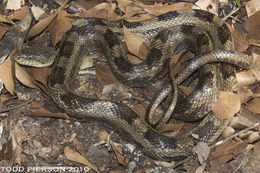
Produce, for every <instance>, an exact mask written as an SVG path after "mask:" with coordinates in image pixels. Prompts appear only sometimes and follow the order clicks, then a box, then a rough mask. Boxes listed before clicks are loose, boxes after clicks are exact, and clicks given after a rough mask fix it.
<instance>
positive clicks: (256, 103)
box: [246, 98, 260, 114]
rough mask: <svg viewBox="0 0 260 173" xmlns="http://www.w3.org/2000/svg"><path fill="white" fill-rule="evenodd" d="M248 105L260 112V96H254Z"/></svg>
mask: <svg viewBox="0 0 260 173" xmlns="http://www.w3.org/2000/svg"><path fill="white" fill-rule="evenodd" d="M246 107H247V109H249V110H250V111H252V112H254V113H257V114H260V98H254V99H253V100H252V101H251V102H250V103H248V105H247V106H246Z"/></svg>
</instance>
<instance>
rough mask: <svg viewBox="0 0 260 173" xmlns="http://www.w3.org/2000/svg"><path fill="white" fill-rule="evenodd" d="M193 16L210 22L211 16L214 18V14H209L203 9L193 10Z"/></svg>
mask: <svg viewBox="0 0 260 173" xmlns="http://www.w3.org/2000/svg"><path fill="white" fill-rule="evenodd" d="M194 16H196V17H197V18H198V19H200V20H203V21H206V22H212V21H213V18H214V14H211V13H209V12H207V11H203V10H195V14H194Z"/></svg>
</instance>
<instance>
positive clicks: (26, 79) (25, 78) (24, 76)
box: [15, 63, 37, 88]
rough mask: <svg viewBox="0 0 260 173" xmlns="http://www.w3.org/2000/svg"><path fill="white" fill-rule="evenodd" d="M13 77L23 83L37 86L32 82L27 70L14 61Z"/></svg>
mask: <svg viewBox="0 0 260 173" xmlns="http://www.w3.org/2000/svg"><path fill="white" fill-rule="evenodd" d="M15 77H16V78H17V79H18V80H19V81H20V82H21V83H22V84H24V85H26V86H28V87H31V88H37V87H36V86H35V85H34V83H33V82H32V80H31V78H30V76H29V75H28V73H27V71H26V70H24V69H23V68H22V67H21V66H20V65H19V64H17V63H15Z"/></svg>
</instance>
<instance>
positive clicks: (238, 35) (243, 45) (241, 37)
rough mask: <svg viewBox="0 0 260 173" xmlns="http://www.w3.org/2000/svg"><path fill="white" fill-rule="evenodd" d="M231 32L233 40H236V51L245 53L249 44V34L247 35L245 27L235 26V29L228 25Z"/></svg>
mask: <svg viewBox="0 0 260 173" xmlns="http://www.w3.org/2000/svg"><path fill="white" fill-rule="evenodd" d="M227 26H228V28H229V30H230V31H231V34H232V38H233V40H234V49H235V50H237V51H244V50H246V49H247V48H248V46H249V43H248V39H247V33H245V29H244V26H243V25H242V24H237V23H235V24H234V28H233V27H231V26H230V25H229V24H227Z"/></svg>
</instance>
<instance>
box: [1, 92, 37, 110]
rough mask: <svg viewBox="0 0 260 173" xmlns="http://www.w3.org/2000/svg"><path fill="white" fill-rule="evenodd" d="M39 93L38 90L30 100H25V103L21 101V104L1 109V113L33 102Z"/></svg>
mask: <svg viewBox="0 0 260 173" xmlns="http://www.w3.org/2000/svg"><path fill="white" fill-rule="evenodd" d="M37 93H38V92H37V91H36V92H35V93H34V94H33V96H32V98H30V99H29V100H27V101H25V102H23V103H21V104H19V105H15V106H12V107H9V108H6V109H2V110H0V113H3V112H7V111H10V110H13V109H16V108H20V107H22V106H25V105H27V104H29V103H31V102H32V101H33V100H34V99H35V98H36V96H37Z"/></svg>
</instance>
